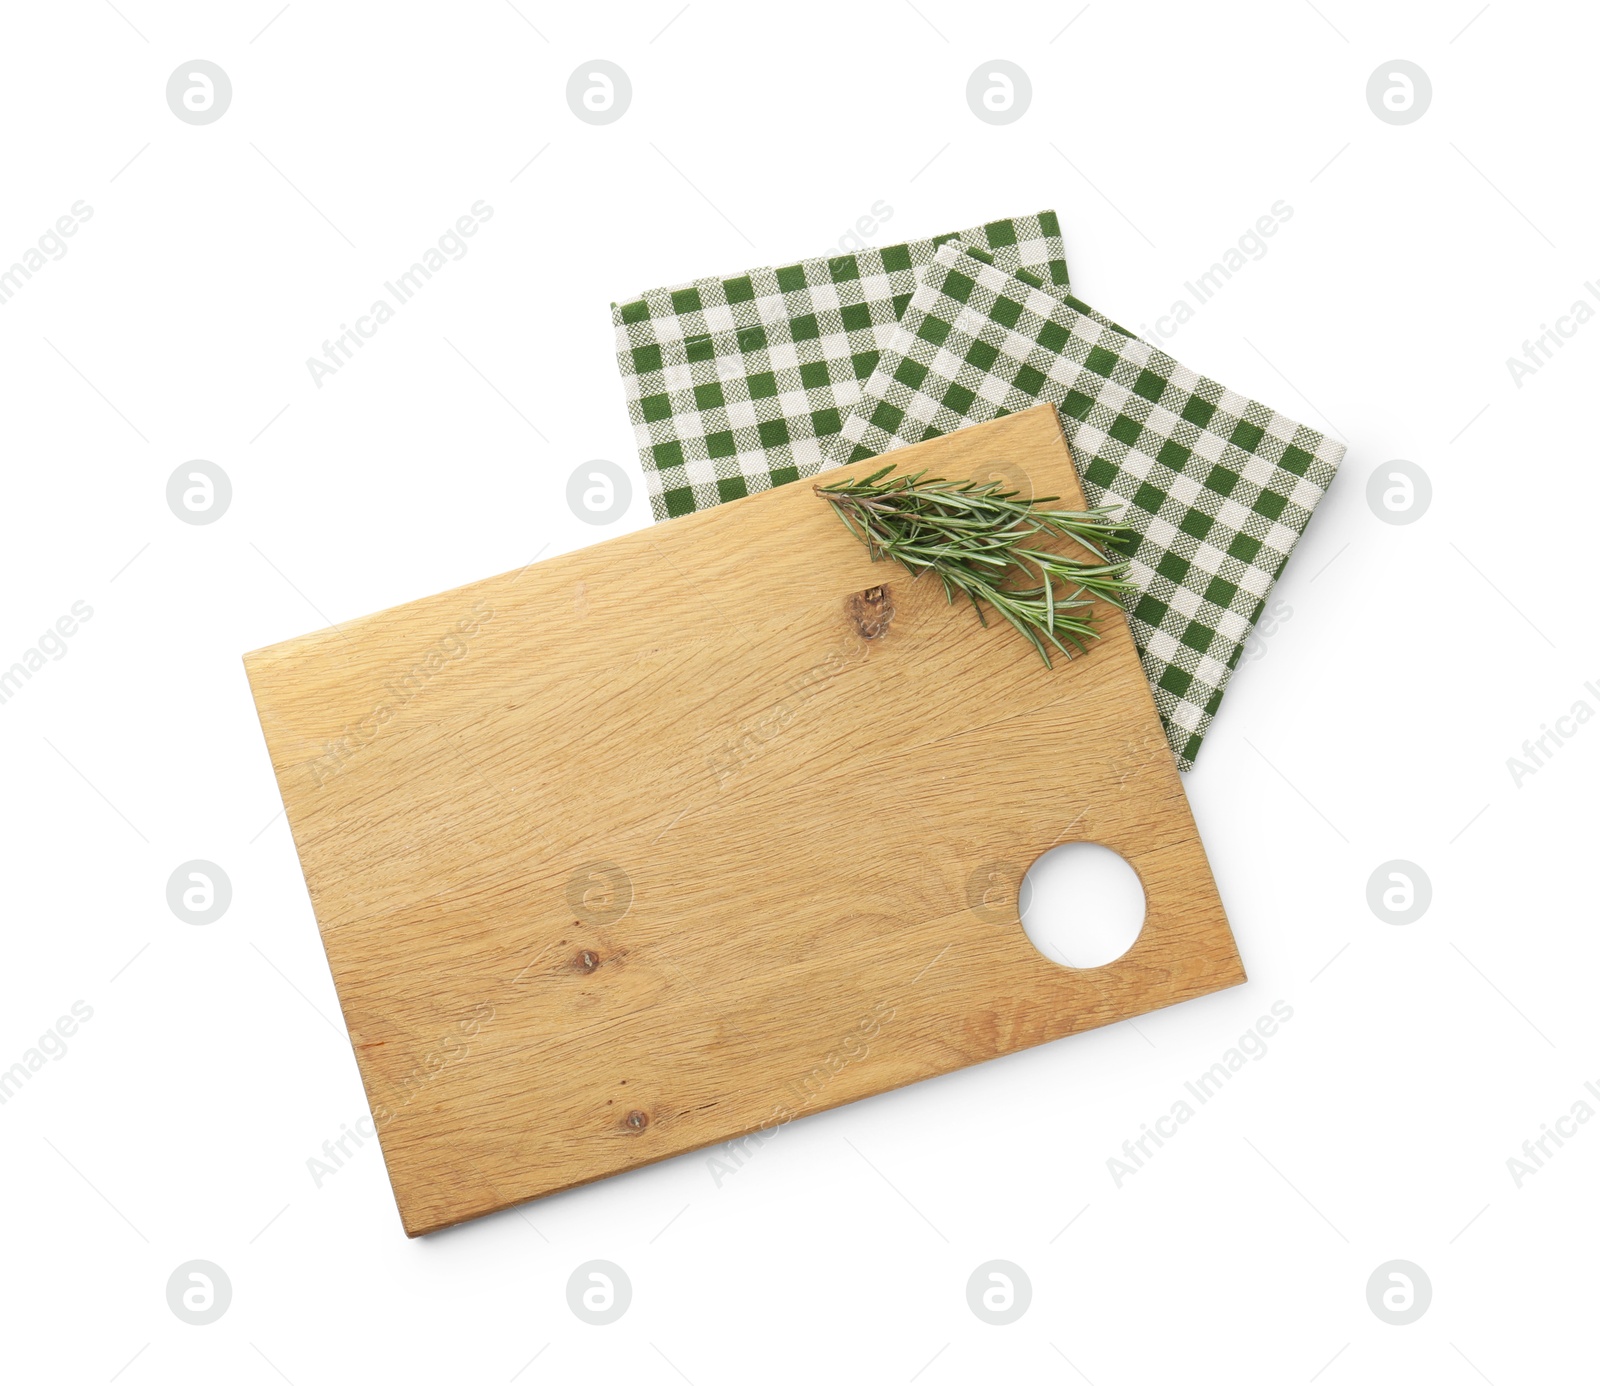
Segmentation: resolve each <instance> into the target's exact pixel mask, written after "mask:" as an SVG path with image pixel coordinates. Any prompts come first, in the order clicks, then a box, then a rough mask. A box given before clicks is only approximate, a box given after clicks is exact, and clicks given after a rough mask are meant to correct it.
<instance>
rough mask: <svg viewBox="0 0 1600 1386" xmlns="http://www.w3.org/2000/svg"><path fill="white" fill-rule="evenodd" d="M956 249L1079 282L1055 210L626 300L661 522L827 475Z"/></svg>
mask: <svg viewBox="0 0 1600 1386" xmlns="http://www.w3.org/2000/svg"><path fill="white" fill-rule="evenodd" d="M949 241H959V242H961V243H963V244H966V245H970V246H974V247H977V248H979V249H981V250H983V251H984V252H986V253H987V254H988V255H990V256H991V257H992V258H993V260H994V262H995V264H996V265H999V266H1003V267H1006V268H1012V269H1020V268H1024V267H1026V268H1028V269H1029V270H1031V271H1032V272H1033V273H1034V274H1035V275H1036V276H1037V277H1038V278H1039V280H1040V282H1042V283H1050V284H1053V285H1056V286H1058V287H1059V290H1060V291H1061V292H1065V291H1066V287H1067V265H1066V259H1065V252H1064V249H1063V246H1062V240H1061V228H1060V225H1059V224H1058V222H1057V220H1056V215H1055V213H1054V212H1050V211H1045V212H1040V213H1038V214H1037V215H1034V216H1026V217H1010V218H1006V219H1005V220H1002V221H994V222H989V223H988V224H987V225H984V226H977V227H973V228H971V229H970V230H967V231H960V232H951V233H950V234H948V235H945V236H935V237H931V238H929V239H927V240H920V241H910V242H907V243H905V244H903V245H893V246H885V247H882V248H880V249H876V250H863V251H857V252H856V253H855V254H851V255H834V256H818V257H816V258H814V259H809V260H801V261H799V262H797V263H795V264H792V265H783V266H780V267H778V268H767V267H764V268H760V269H752V270H749V271H747V272H745V273H744V274H740V275H735V276H733V277H732V278H726V279H721V278H712V279H696V280H694V281H692V282H690V283H688V284H682V285H678V286H677V287H673V288H665V289H652V290H650V291H648V292H646V293H645V294H643V295H642V296H641V297H639V298H636V299H634V300H632V301H631V302H628V303H621V304H613V305H612V308H611V314H612V322H613V324H614V325H615V327H616V331H617V364H618V366H619V367H620V369H621V372H622V380H623V386H624V388H625V390H626V393H627V399H628V414H629V417H630V418H631V419H632V420H633V426H634V432H635V435H636V436H637V439H638V444H639V456H640V459H641V461H642V462H643V463H644V474H645V480H646V483H647V486H648V489H649V494H650V508H651V511H652V513H653V514H654V516H655V518H656V519H657V520H665V519H669V518H671V517H672V516H674V515H685V514H688V513H689V512H690V511H694V510H704V509H706V508H708V507H710V506H713V505H717V504H720V503H721V502H722V501H725V500H734V499H736V498H738V497H739V496H743V495H748V494H749V493H751V492H753V491H764V490H766V489H767V488H768V487H771V486H777V485H781V484H782V483H784V482H786V481H795V480H797V479H799V478H800V477H803V476H814V475H816V474H817V473H818V472H819V471H820V470H821V469H822V465H823V443H824V441H825V440H826V439H828V438H830V437H832V436H833V435H835V434H837V433H838V432H839V429H840V427H841V426H842V424H843V421H844V416H845V415H846V414H847V413H848V412H849V411H850V410H851V408H853V407H854V405H855V404H856V401H857V400H858V399H859V398H860V397H861V386H862V383H863V382H864V381H865V380H866V379H867V377H868V376H869V375H871V374H872V371H873V368H874V367H875V366H876V365H877V362H878V353H879V351H880V350H882V348H883V346H884V345H885V344H886V343H887V342H888V341H889V340H890V338H891V337H892V336H893V335H894V332H895V328H896V324H897V323H898V322H899V320H900V315H901V314H902V313H903V312H904V311H905V308H906V306H907V304H908V303H909V302H910V301H911V297H912V294H913V293H914V292H915V291H916V287H917V276H918V273H919V271H920V270H921V269H922V268H923V267H926V266H928V265H930V264H931V263H932V262H933V258H934V254H935V252H936V251H937V250H938V249H939V247H940V246H941V245H943V244H945V243H946V242H949Z"/></svg>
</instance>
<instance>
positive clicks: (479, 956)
mask: <svg viewBox="0 0 1600 1386" xmlns="http://www.w3.org/2000/svg"><path fill="white" fill-rule="evenodd" d="M893 460H894V461H895V462H896V463H898V464H900V466H901V467H902V469H912V468H915V467H927V468H929V469H931V471H932V473H933V474H935V475H943V476H947V477H952V478H966V477H980V478H983V477H988V476H991V475H996V474H999V475H1003V476H1006V477H1008V478H1011V479H1021V478H1026V479H1027V480H1028V481H1030V482H1031V484H1032V487H1033V489H1034V491H1035V492H1036V493H1037V494H1041V495H1051V494H1053V495H1058V496H1061V497H1062V498H1063V500H1064V501H1065V502H1066V503H1068V504H1070V505H1074V506H1081V505H1082V504H1083V500H1082V494H1081V492H1080V490H1079V488H1078V482H1077V478H1076V475H1075V474H1074V472H1073V468H1072V464H1071V461H1070V459H1069V457H1068V455H1067V449H1066V444H1065V442H1064V441H1063V439H1062V436H1061V431H1060V426H1059V423H1058V421H1057V419H1056V416H1055V411H1054V410H1053V408H1051V407H1050V406H1048V405H1047V406H1043V407H1041V408H1038V409H1032V410H1029V411H1027V412H1026V413H1022V414H1017V415H1013V416H1010V417H1007V418H1002V419H998V420H996V421H994V422H993V423H989V424H985V425H982V426H980V427H974V428H969V429H965V430H963V431H961V432H959V433H956V434H954V435H952V436H950V437H947V438H940V439H935V440H933V441H931V442H928V443H924V444H921V445H919V446H918V447H916V448H914V449H908V450H906V451H904V452H899V453H895V454H894V455H893ZM879 465H881V464H879ZM873 469H874V466H873V464H864V465H861V466H856V467H853V468H850V469H848V472H847V473H846V474H865V473H867V472H869V471H871V470H873ZM1100 619H1101V624H1102V627H1103V629H1104V630H1105V632H1106V634H1105V638H1104V639H1102V640H1100V641H1099V642H1097V643H1096V644H1094V645H1093V646H1092V647H1091V649H1090V652H1089V654H1088V655H1087V656H1084V657H1080V658H1078V659H1075V660H1073V661H1072V662H1071V663H1067V662H1065V661H1063V660H1059V659H1058V660H1057V662H1056V667H1055V668H1054V669H1048V670H1047V669H1046V668H1045V667H1044V666H1043V664H1042V663H1041V662H1040V661H1039V659H1038V657H1037V655H1036V654H1035V653H1034V652H1033V650H1032V649H1031V648H1030V647H1029V646H1028V644H1027V643H1026V642H1025V641H1024V640H1023V639H1022V638H1021V636H1019V635H1018V634H1017V633H1016V632H1015V631H1013V630H1012V629H1011V628H1010V627H1009V626H1006V625H1004V624H1003V623H1001V622H999V621H998V620H996V621H993V622H992V624H991V626H990V627H989V628H988V629H985V628H983V627H981V626H980V625H979V624H978V622H977V619H976V618H975V616H974V615H973V612H972V610H971V608H970V606H967V607H961V606H956V607H952V606H948V605H947V604H946V602H945V599H944V595H943V592H942V590H941V589H940V588H938V587H937V586H935V585H933V584H932V583H931V582H930V581H922V582H917V583H912V582H911V581H910V580H909V579H908V577H907V575H906V574H905V573H904V571H903V570H901V569H900V568H899V567H897V566H891V565H890V564H887V563H878V564H874V563H872V562H870V561H869V560H868V558H867V555H866V552H865V550H864V549H863V547H862V546H861V545H860V543H858V542H857V541H856V540H855V539H854V538H853V537H852V536H851V535H850V534H848V533H847V532H846V530H845V529H844V527H843V526H842V525H841V524H840V523H839V522H838V520H837V519H836V518H835V517H834V515H833V514H832V512H831V509H830V507H828V506H827V504H826V503H825V502H823V501H822V500H820V499H819V498H818V497H817V496H816V495H815V494H814V493H813V491H812V488H811V486H810V485H809V484H797V485H791V486H786V487H781V488H779V489H777V490H772V491H767V492H763V493H761V494H759V495H755V496H751V497H748V498H746V499H743V500H739V501H735V502H732V503H729V504H727V505H722V506H719V507H717V508H715V509H713V510H709V511H705V512H702V513H699V514H694V515H689V516H685V517H684V518H682V519H679V520H674V521H672V522H670V523H668V524H664V525H658V526H655V527H653V528H650V529H647V530H643V531H640V532H637V533H633V534H628V535H625V536H622V537H620V538H616V539H613V540H610V541H609V542H606V543H602V544H597V545H595V546H593V547H591V548H587V549H583V550H580V551H578V552H576V553H570V554H566V555H563V556H562V557H559V558H552V559H548V560H545V561H543V562H540V563H535V564H532V565H530V566H529V567H527V568H525V569H523V570H521V571H519V572H514V573H506V574H503V575H501V576H499V577H494V578H489V579H486V580H485V581H483V582H478V583H473V584H471V585H470V586H467V587H462V588H458V589H456V590H455V591H451V592H445V593H441V594H439V595H438V596H434V597H429V598H426V599H425V600H422V601H416V602H411V603H409V604H407V605H405V606H400V607H396V608H394V609H392V610H389V611H384V612H379V613H378V614H376V615H373V616H368V617H366V618H364V619H361V620H357V621H352V622H348V623H346V624H345V625H344V627H343V629H342V631H339V630H331V629H330V630H325V631H320V632H318V633H316V634H314V635H308V636H304V637H302V638H300V639H297V640H291V641H288V642H286V643H284V644H281V645H274V646H271V647H270V648H267V649H264V650H258V651H256V652H254V653H253V654H250V655H248V656H246V658H245V664H246V668H247V671H248V674H249V678H250V682H251V686H252V688H253V690H254V694H255V698H256V703H257V707H258V709H259V712H260V717H261V724H262V727H263V730H264V731H265V734H266V740H267V746H268V749H269V751H270V754H271V757H272V764H273V768H274V770H275V771H276V773H277V777H278V783H279V785H280V787H281V789H282V792H283V799H284V804H285V806H286V808H287V810H288V819H289V825H290V828H291V830H292V831H293V834H294V840H295V845H296V847H297V848H298V850H299V854H300V861H301V865H302V868H303V869H304V872H305V877H306V884H307V887H308V889H309V891H310V895H311V902H312V906H313V908H314V910H315V913H316V917H317V922H318V925H319V927H320V929H321V932H322V939H323V943H324V946H325V948H326V950H327V955H328V961H329V964H330V966H331V968H332V970H333V977H334V982H335V985H336V987H337V989H338V993H339V999H340V1003H341V1005H342V1006H343V1009H344V1017H345V1021H346V1024H347V1025H348V1027H349V1031H350V1036H351V1040H352V1043H353V1044H354V1047H355V1052H356V1057H357V1060H358V1061H359V1064H360V1068H361V1075H362V1079H363V1081H364V1083H365V1085H366V1089H367V1096H368V1100H369V1101H370V1103H371V1105H372V1109H373V1114H374V1117H375V1120H376V1123H377V1125H378V1128H379V1134H380V1138H381V1143H382V1147H383V1152H384V1158H385V1160H386V1161H387V1163H388V1168H389V1175H390V1179H391V1181H392V1183H393V1186H394V1191H395V1198H396V1201H397V1203H398V1205H399V1208H400V1215H401V1220H402V1222H403V1223H404V1225H405V1229H406V1231H407V1233H408V1234H410V1235H413V1236H415V1235H417V1234H419V1233H423V1232H428V1231H432V1230H434V1229H436V1228H440V1227H444V1226H447V1225H448V1224H450V1223H454V1222H457V1221H460V1220H461V1219H464V1218H470V1217H474V1216H476V1215H478V1214H482V1213H486V1212H490V1211H492V1210H494V1209H497V1208H502V1207H505V1206H507V1205H510V1204H513V1203H516V1202H520V1201H522V1200H524V1199H529V1198H535V1197H538V1196H540V1195H543V1194H548V1193H552V1192H555V1191H557V1190H560V1189H565V1188H569V1187H571V1186H572V1185H575V1184H580V1183H583V1182H585V1181H587V1180H592V1179H597V1178H600V1177H601V1176H603V1175H607V1174H612V1173H615V1172H618V1171H620V1170H625V1169H631V1168H633V1167H635V1166H638V1165H643V1164H647V1163H649V1162H650V1161H653V1160H660V1159H664V1158H666V1157H667V1156H671V1155H676V1154H679V1153H681V1152H683V1151H687V1150H692V1149H695V1148H697V1147H701V1146H705V1145H708V1144H711V1143H714V1142H719V1141H726V1140H730V1139H732V1138H734V1137H738V1136H741V1135H745V1134H748V1133H751V1132H755V1131H759V1130H763V1129H767V1130H770V1129H772V1128H774V1127H775V1126H777V1125H781V1124H782V1123H784V1122H786V1121H788V1120H791V1119H793V1118H794V1117H796V1116H801V1115H805V1114H806V1113H808V1112H814V1111H821V1110H823V1109H825V1108H828V1107H834V1106H837V1105H839V1104H840V1103H843V1102H851V1101H854V1100H855V1099H857V1098H860V1097H865V1096H868V1095H870V1094H872V1093H879V1092H883V1091H885V1090H887V1089H890V1088H894V1087H898V1086H900V1085H901V1084H905V1083H910V1082H914V1081H916V1080H917V1079H919V1078H926V1077H929V1076H931V1075H933V1074H938V1073H944V1072H947V1071H949V1070H951V1069H955V1068H959V1067H961V1066H963V1065H966V1064H971V1063H976V1062H978V1061H979V1060H982V1059H988V1058H992V1057H994V1056H995V1055H998V1054H1005V1053H1008V1052H1010V1051H1012V1050H1016V1049H1021V1048H1024V1047H1026V1046H1028V1045H1034V1044H1041V1043H1043V1042H1045V1041H1046V1040H1052V1039H1057V1038H1060V1037H1061V1036H1063V1035H1069V1034H1072V1033H1074V1032H1076V1031H1079V1030H1085V1029H1088V1028H1091V1027H1093V1026H1098V1025H1106V1024H1110V1023H1111V1022H1114V1021H1119V1020H1124V1019H1126V1018H1128V1017H1130V1016H1136V1015H1140V1014H1142V1013H1144V1012H1146V1011H1149V1010H1153V1009H1155V1008H1157V1007H1160V1006H1166V1005H1170V1004H1172V1003H1173V1002H1176V1001H1182V1000H1185V999H1187V998H1190V997H1194V996H1199V995H1201V994H1203V993H1206V992H1210V991H1214V990H1217V989H1219V988H1221V987H1226V986H1231V985H1234V984H1236V983H1239V982H1242V981H1243V980H1244V971H1243V969H1242V967H1241V965H1240V961H1239V956H1238V953H1237V950H1236V949H1235V946H1234V942H1233V937H1232V935H1231V933H1230V931H1229V928H1228V924H1227V920H1226V918H1225V916H1224V914H1223V910H1222V904H1221V901H1220V900H1219V899H1218V896H1217V890H1216V886H1215V884H1214V882H1213V880H1212V876H1211V871H1210V868H1209V867H1208V865H1207V862H1206V857H1205V852H1204V849H1203V848H1202V846H1201V843H1200V839H1199V836H1198V834H1197V833H1196V831H1195V826H1194V821H1193V819H1192V817H1191V816H1190V813H1189V808H1188V804H1187V802H1186V800H1185V798H1184V794H1183V790H1182V788H1181V786H1180V784H1179V780H1178V774H1177V771H1176V769H1175V768H1174V766H1173V762H1172V757H1171V755H1170V754H1169V753H1168V751H1167V749H1166V738H1165V736H1164V735H1163V734H1162V729H1161V726H1160V723H1159V720H1158V718H1157V715H1156V710H1155V707H1154V704H1153V703H1152V701H1151V697H1150V692H1149V688H1148V685H1147V684H1146V681H1145V676H1144V673H1143V671H1142V670H1141V668H1140V664H1139V659H1138V655H1137V652H1136V650H1135V649H1134V646H1133V642H1132V639H1131V637H1130V635H1129V632H1128V628H1127V624H1126V622H1125V620H1124V619H1123V618H1122V617H1121V615H1120V613H1118V612H1116V611H1115V610H1114V609H1111V608H1102V609H1101V612H1100ZM1077 840H1089V841H1094V842H1100V843H1103V844H1105V845H1106V846H1108V847H1111V848H1113V849H1115V850H1116V851H1118V852H1120V853H1121V854H1122V855H1123V856H1124V857H1126V858H1127V859H1128V861H1129V862H1131V863H1132V864H1133V866H1134V869H1135V870H1136V871H1137V872H1138V874H1139V877H1140V879H1141V881H1142V882H1143V885H1144V889H1145V894H1146V897H1147V902H1148V908H1147V915H1146V920H1145V925H1144V929H1143V932H1142V933H1141V934H1140V936H1139V939H1138V942H1137V943H1136V944H1135V945H1134V947H1133V948H1132V949H1131V950H1130V951H1129V952H1128V953H1127V954H1125V955H1124V956H1123V957H1122V958H1121V959H1119V960H1118V961H1116V962H1114V963H1112V964H1110V965H1108V966H1105V967H1102V968H1095V969H1091V970H1081V971H1080V970H1073V969H1069V968H1065V967H1061V966H1058V965H1057V964H1055V963H1053V962H1051V961H1049V960H1047V959H1046V958H1045V957H1043V956H1042V955H1041V954H1040V953H1039V952H1038V951H1037V950H1036V949H1035V948H1034V947H1033V946H1032V944H1031V943H1029V941H1028V939H1027V937H1026V935H1025V934H1024V933H1023V930H1022V927H1021V925H1020V923H1019V922H1018V919H1017V886H1018V883H1019V881H1020V879H1021V876H1022V874H1023V873H1024V872H1025V871H1026V870H1027V868H1028V867H1029V866H1030V865H1031V864H1032V862H1033V861H1034V860H1035V859H1036V858H1037V857H1038V856H1039V855H1040V854H1041V853H1042V852H1044V851H1046V850H1047V849H1049V848H1050V847H1052V846H1054V845H1056V844H1058V843H1061V842H1070V841H1077Z"/></svg>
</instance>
